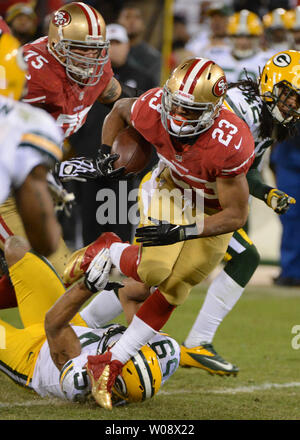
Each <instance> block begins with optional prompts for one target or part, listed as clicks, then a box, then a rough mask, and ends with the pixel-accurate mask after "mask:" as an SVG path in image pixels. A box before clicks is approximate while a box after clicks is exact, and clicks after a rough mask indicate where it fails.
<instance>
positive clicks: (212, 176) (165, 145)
mask: <svg viewBox="0 0 300 440" xmlns="http://www.w3.org/2000/svg"><path fill="white" fill-rule="evenodd" d="M162 93H163V90H162V89H161V88H155V89H152V90H150V91H148V92H146V93H144V94H143V95H142V96H140V97H139V98H138V99H137V100H136V101H135V103H134V105H133V107H132V110H131V122H132V125H133V126H134V128H135V129H136V130H137V131H138V132H140V134H141V135H142V136H143V137H144V138H145V139H147V140H148V141H149V142H150V143H151V144H153V145H154V146H155V148H156V151H157V154H158V157H159V159H160V162H161V164H162V165H164V166H167V167H168V168H169V169H170V172H171V176H172V178H173V181H174V183H175V184H176V185H177V186H178V187H181V188H186V185H187V184H188V185H189V187H190V188H191V189H193V190H194V191H197V192H198V193H199V190H200V191H201V192H202V194H203V196H204V202H205V207H208V208H213V209H217V210H220V209H221V206H220V203H219V200H218V193H217V183H216V180H217V178H230V177H235V176H237V175H239V174H242V173H245V174H246V173H247V171H248V169H249V167H250V166H251V164H252V162H253V159H254V140H253V137H252V134H251V132H250V130H249V127H248V126H247V124H246V123H245V122H244V121H242V120H241V119H240V118H239V117H238V116H236V115H235V114H234V113H232V112H230V111H229V110H227V109H226V108H225V107H222V109H221V111H220V113H219V115H218V116H217V118H216V119H215V120H214V124H213V125H212V127H211V128H209V129H208V130H206V131H205V132H203V133H201V134H200V136H199V137H198V138H197V140H196V141H195V143H194V144H193V145H189V144H183V143H179V142H178V141H177V140H175V139H174V138H172V137H171V136H170V135H169V133H168V132H167V131H166V130H165V129H164V127H163V125H162V123H161V118H160V112H161V97H162Z"/></svg>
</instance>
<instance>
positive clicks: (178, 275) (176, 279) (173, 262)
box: [138, 169, 232, 305]
mask: <svg viewBox="0 0 300 440" xmlns="http://www.w3.org/2000/svg"><path fill="white" fill-rule="evenodd" d="M150 177H151V175H150V174H149V175H146V176H145V177H144V179H143V181H142V182H141V188H140V192H139V208H140V213H141V224H150V222H149V217H154V218H156V219H158V220H167V221H169V222H170V223H175V224H187V221H186V219H188V218H192V217H191V216H192V215H193V217H194V218H195V215H196V213H195V212H194V209H193V208H191V210H192V211H193V212H190V214H189V213H187V212H184V215H183V211H182V209H181V206H183V205H184V203H182V200H180V198H179V197H178V198H176V197H175V198H170V197H169V194H170V192H171V191H172V190H174V189H175V188H177V187H176V186H175V184H174V182H173V180H172V178H171V176H170V173H169V170H168V169H165V170H164V171H163V172H162V173H161V174H160V175H159V176H158V177H157V179H156V186H157V188H158V189H159V190H163V191H159V192H155V191H152V192H151V188H150V186H149V178H150ZM143 185H144V188H146V190H145V191H144V192H143V191H142V189H143ZM176 205H177V206H176ZM166 206H168V207H169V208H170V210H169V213H168V209H165V208H166ZM153 213H155V215H153ZM166 214H167V215H168V218H166V217H165V215H166ZM202 215H204V216H207V215H208V214H202ZM231 237H232V233H228V234H223V235H218V236H214V237H204V238H199V239H194V240H187V241H183V242H178V243H175V244H172V245H168V246H158V247H156V246H152V247H143V248H142V251H141V257H140V263H139V266H138V275H139V277H140V279H141V280H142V281H143V282H144V283H145V284H147V285H148V286H157V287H158V288H159V290H160V291H161V293H162V294H163V295H164V296H165V298H166V299H167V301H168V302H169V303H170V304H173V305H180V304H182V303H183V302H184V301H185V300H186V298H187V297H188V295H189V293H190V291H191V289H192V288H193V287H194V286H195V285H197V284H199V283H200V282H201V281H203V280H204V279H205V278H206V277H207V276H208V275H209V273H210V272H211V271H212V270H213V269H214V268H215V267H216V266H217V265H218V264H219V263H220V261H221V260H222V258H223V257H224V254H225V252H226V249H227V246H228V243H229V241H230V238H231Z"/></svg>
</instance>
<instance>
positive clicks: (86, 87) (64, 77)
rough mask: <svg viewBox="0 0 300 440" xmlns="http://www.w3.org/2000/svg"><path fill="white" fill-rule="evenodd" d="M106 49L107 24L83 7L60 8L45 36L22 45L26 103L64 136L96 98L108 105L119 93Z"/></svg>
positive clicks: (79, 122) (73, 129)
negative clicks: (48, 118)
mask: <svg viewBox="0 0 300 440" xmlns="http://www.w3.org/2000/svg"><path fill="white" fill-rule="evenodd" d="M108 46H109V41H108V40H106V25H105V22H104V20H103V18H102V16H101V14H100V13H99V12H98V11H97V10H96V9H94V8H92V7H91V6H89V5H86V4H85V3H82V2H73V3H69V4H67V5H65V6H63V7H61V8H60V9H59V10H58V11H56V12H55V14H54V15H53V18H52V20H51V22H50V25H49V32H48V36H46V37H42V38H40V39H38V40H36V41H33V42H31V43H29V44H27V45H25V46H24V54H25V59H26V61H27V62H28V78H27V79H28V93H27V95H26V97H25V98H24V101H25V102H28V103H31V104H33V105H38V106H40V107H42V108H44V109H45V110H47V111H48V112H49V113H51V115H52V116H53V117H54V118H55V119H56V120H57V123H58V124H59V125H60V126H61V127H62V128H63V130H64V132H65V135H66V137H68V136H70V135H71V134H73V133H75V132H76V131H77V130H79V128H80V127H81V126H82V125H83V124H84V122H85V120H86V117H87V114H88V111H89V110H90V108H91V107H92V105H93V104H94V103H95V101H96V100H97V99H98V100H99V101H100V102H101V103H103V104H112V103H113V102H115V101H116V100H117V99H118V98H119V97H120V95H121V93H122V87H121V85H120V83H119V82H118V81H117V80H116V79H115V78H114V77H113V71H112V68H111V63H110V60H109V58H108ZM126 90H128V89H126Z"/></svg>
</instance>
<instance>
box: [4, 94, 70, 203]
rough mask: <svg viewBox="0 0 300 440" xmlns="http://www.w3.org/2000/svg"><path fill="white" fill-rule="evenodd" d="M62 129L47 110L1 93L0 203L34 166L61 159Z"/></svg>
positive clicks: (49, 165) (52, 162) (47, 164)
mask: <svg viewBox="0 0 300 440" xmlns="http://www.w3.org/2000/svg"><path fill="white" fill-rule="evenodd" d="M62 143H63V133H62V131H61V129H60V128H59V127H58V126H57V125H56V122H55V120H54V119H53V118H52V116H50V115H49V114H48V113H46V112H45V111H44V110H41V109H39V108H35V107H32V106H30V105H28V104H24V103H21V102H18V101H13V100H11V99H8V98H6V97H4V96H0V181H1V185H0V188H1V189H0V203H2V202H4V201H5V199H6V198H7V197H8V195H9V191H10V190H11V189H17V188H18V187H20V186H21V185H22V184H23V183H24V181H25V179H26V177H27V176H28V175H29V173H30V172H31V171H32V169H33V168H34V167H36V166H37V165H39V164H43V165H45V166H47V167H49V168H50V167H51V166H52V165H53V164H54V162H55V161H59V160H61V159H62Z"/></svg>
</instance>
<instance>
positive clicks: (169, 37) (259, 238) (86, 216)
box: [0, 0, 300, 286]
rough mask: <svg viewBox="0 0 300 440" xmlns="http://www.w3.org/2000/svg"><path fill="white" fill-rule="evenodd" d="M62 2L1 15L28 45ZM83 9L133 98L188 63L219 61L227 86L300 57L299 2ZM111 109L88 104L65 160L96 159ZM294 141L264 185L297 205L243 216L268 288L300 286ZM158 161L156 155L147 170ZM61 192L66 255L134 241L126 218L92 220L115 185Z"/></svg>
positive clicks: (238, 0) (44, 0)
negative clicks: (69, 203) (115, 238)
mask: <svg viewBox="0 0 300 440" xmlns="http://www.w3.org/2000/svg"><path fill="white" fill-rule="evenodd" d="M66 3H69V2H68V1H64V0H35V1H29V0H28V1H26V0H24V1H23V2H22V3H20V2H18V1H16V0H1V2H0V15H1V16H2V17H3V19H4V20H5V22H6V23H7V25H8V26H9V27H10V29H11V31H12V33H13V34H14V35H15V36H16V37H17V38H18V39H19V40H20V42H21V43H22V44H25V43H27V42H30V41H32V40H34V39H36V38H39V37H41V36H44V35H47V32H48V25H49V20H50V19H51V15H52V13H53V12H54V11H55V10H57V9H58V8H60V7H61V6H63V5H64V4H66ZM84 3H86V4H89V5H91V6H93V7H95V8H96V9H97V10H98V11H99V12H100V13H101V14H102V16H103V18H104V19H105V21H106V24H107V38H108V39H109V40H110V42H111V43H110V52H109V55H110V59H111V62H112V67H113V70H114V74H115V76H116V78H117V79H118V80H120V81H122V82H123V83H125V84H128V85H130V86H132V87H135V88H136V89H137V90H138V91H139V93H142V92H143V91H146V90H148V89H150V88H152V87H156V86H160V85H162V84H163V83H164V82H165V80H166V79H167V77H168V76H169V73H170V71H171V70H172V69H173V68H175V67H176V66H177V65H178V64H179V63H181V62H182V61H183V60H184V59H186V58H189V57H193V56H201V57H206V58H209V59H212V60H214V61H216V62H217V63H218V64H219V65H220V66H221V67H222V68H223V70H224V71H225V74H226V77H227V80H228V82H235V81H238V80H240V79H243V78H245V76H248V77H251V78H255V77H256V78H257V77H258V76H259V69H260V68H262V67H263V66H264V64H265V62H266V61H267V60H268V59H269V58H270V57H271V56H272V55H274V54H275V53H277V52H279V51H281V50H286V49H294V50H300V0H256V1H255V2H253V1H251V0H224V1H223V2H215V1H205V0H188V1H186V0H151V1H144V0H140V1H130V2H128V1H124V0H90V1H84ZM245 10H246V11H248V12H247V14H246V13H245ZM249 12H250V13H249ZM299 69H300V68H299ZM299 76H300V75H299ZM299 81H300V79H299ZM108 111H109V110H108V109H107V108H106V107H104V106H103V105H101V104H99V103H95V104H94V106H93V108H92V109H91V111H90V113H89V116H88V119H87V122H86V123H85V124H84V126H83V127H82V128H81V129H80V130H79V131H78V132H77V133H76V134H75V135H73V136H71V138H69V139H68V142H67V143H66V156H67V157H68V156H69V157H71V156H75V155H79V156H83V155H84V156H89V157H93V156H94V155H95V154H96V152H97V147H98V146H100V143H101V124H102V122H103V120H104V118H105V116H106V114H107V113H108ZM299 141H300V135H298V136H297V137H296V138H293V139H290V140H288V141H286V142H284V143H281V144H276V145H275V146H274V147H273V148H272V152H271V154H269V155H268V156H267V157H266V160H265V164H264V168H263V170H262V172H263V174H264V177H265V179H266V180H267V181H268V180H270V181H272V182H276V183H277V186H278V187H279V189H282V190H284V191H285V192H287V193H288V194H289V195H291V196H293V197H295V198H296V199H297V200H298V203H297V204H296V206H295V207H293V209H290V210H289V212H288V213H286V214H285V215H283V216H282V217H280V218H278V217H277V216H276V215H275V214H274V213H273V212H271V211H272V210H269V209H268V208H267V207H266V206H265V205H264V204H263V203H262V202H260V201H258V202H254V203H258V204H259V209H254V210H253V211H254V212H255V213H256V214H255V217H252V216H251V214H250V218H249V225H248V228H249V230H248V232H249V235H250V237H251V238H253V240H254V241H255V242H256V244H257V247H258V249H259V251H260V253H261V255H262V261H263V262H265V263H271V264H279V266H280V277H279V278H278V280H276V279H275V283H276V282H277V283H279V284H280V283H282V284H283V285H293V286H294V285H300V244H299V243H300V240H299V238H298V231H299V227H298V226H299V223H300V222H299V220H300V148H299ZM155 161H156V156H155V153H153V158H152V161H151V163H150V164H149V167H148V168H147V170H149V169H151V167H152V166H153V165H154V164H155ZM147 170H144V172H143V173H142V174H141V175H140V176H138V177H137V178H135V179H133V180H132V181H128V182H126V185H127V187H126V191H127V193H128V192H129V191H130V190H131V189H134V188H137V187H138V185H139V182H140V179H141V178H142V177H143V175H144V174H145V173H146V171H147ZM68 185H69V187H68V190H70V191H72V192H74V193H75V195H76V205H75V206H74V208H73V212H72V215H71V217H69V218H67V217H66V216H63V215H62V216H61V219H60V220H61V223H62V225H63V228H64V234H65V240H66V242H67V243H68V245H69V246H70V247H71V248H79V247H81V246H85V245H87V244H88V243H90V242H91V241H93V240H95V239H96V238H97V237H98V235H99V234H100V233H101V232H103V231H105V230H113V231H114V232H116V233H118V234H119V235H120V236H121V238H122V239H123V240H127V241H131V239H132V237H133V233H134V226H132V225H130V224H129V223H128V222H127V221H126V220H125V221H123V222H116V224H115V225H111V224H101V222H99V221H98V220H99V212H101V204H102V203H103V202H104V200H101V196H100V195H99V194H100V193H99V191H101V188H103V187H109V188H111V189H113V191H114V193H115V194H116V197H117V200H118V197H119V198H120V197H121V196H120V194H119V188H120V186H119V182H114V183H112V182H111V181H110V182H104V181H101V182H100V181H90V182H87V183H84V184H75V183H70V184H68ZM130 203H131V202H128V209H130ZM133 203H134V202H133V201H132V204H133ZM117 206H118V203H117ZM99 209H100V211H99ZM257 213H259V214H257ZM117 218H118V213H117Z"/></svg>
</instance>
